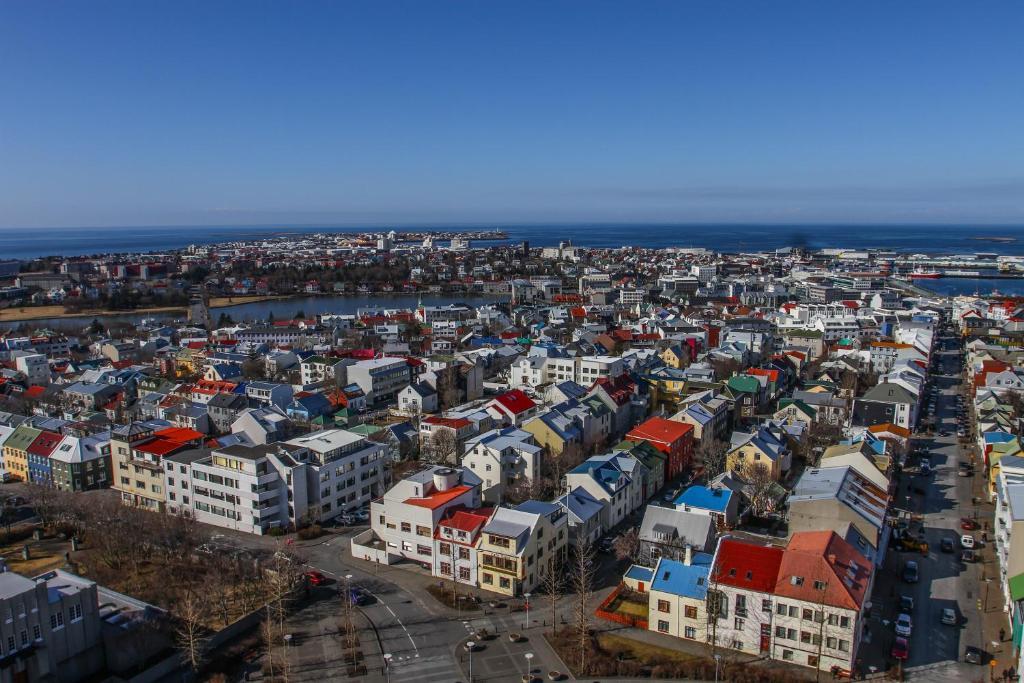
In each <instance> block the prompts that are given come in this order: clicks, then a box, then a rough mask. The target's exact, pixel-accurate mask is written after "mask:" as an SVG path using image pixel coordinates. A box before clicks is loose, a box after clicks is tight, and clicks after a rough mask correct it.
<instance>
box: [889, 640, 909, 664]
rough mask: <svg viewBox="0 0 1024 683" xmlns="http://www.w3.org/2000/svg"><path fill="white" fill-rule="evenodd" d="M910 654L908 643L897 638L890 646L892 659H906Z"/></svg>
mask: <svg viewBox="0 0 1024 683" xmlns="http://www.w3.org/2000/svg"><path fill="white" fill-rule="evenodd" d="M909 654H910V641H909V640H907V639H906V638H903V637H901V636H897V638H896V642H895V643H893V644H892V656H893V658H894V659H906V658H907V656H908V655H909Z"/></svg>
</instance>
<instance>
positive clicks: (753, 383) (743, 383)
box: [727, 375, 761, 394]
mask: <svg viewBox="0 0 1024 683" xmlns="http://www.w3.org/2000/svg"><path fill="white" fill-rule="evenodd" d="M727 384H728V385H729V387H730V388H731V389H733V390H734V391H741V392H743V393H744V394H756V393H759V392H760V391H761V383H760V382H758V381H757V380H756V379H755V378H753V377H751V376H749V375H734V376H732V377H730V378H729V381H728V382H727Z"/></svg>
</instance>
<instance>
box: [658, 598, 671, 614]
mask: <svg viewBox="0 0 1024 683" xmlns="http://www.w3.org/2000/svg"><path fill="white" fill-rule="evenodd" d="M658 611H659V612H665V613H668V612H671V611H672V606H671V605H670V604H669V602H668V600H658Z"/></svg>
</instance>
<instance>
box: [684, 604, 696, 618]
mask: <svg viewBox="0 0 1024 683" xmlns="http://www.w3.org/2000/svg"><path fill="white" fill-rule="evenodd" d="M683 616H685V617H686V618H687V619H696V618H697V607H696V605H684V606H683Z"/></svg>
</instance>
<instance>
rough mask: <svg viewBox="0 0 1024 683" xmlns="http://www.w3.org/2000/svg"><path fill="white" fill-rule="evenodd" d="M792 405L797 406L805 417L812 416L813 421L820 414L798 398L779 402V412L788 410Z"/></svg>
mask: <svg viewBox="0 0 1024 683" xmlns="http://www.w3.org/2000/svg"><path fill="white" fill-rule="evenodd" d="M791 405H792V406H796V407H797V408H799V409H800V412H802V413H803V414H804V415H808V416H810V418H811V419H812V420H813V419H814V418H815V416H817V414H818V412H817V411H816V410H815V409H814V408H812V407H811V406H809V405H807V404H806V403H804V402H803V401H801V400H800V399H798V398H784V399H782V400H780V401H779V410H782V409H783V408H786V407H788V406H791Z"/></svg>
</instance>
